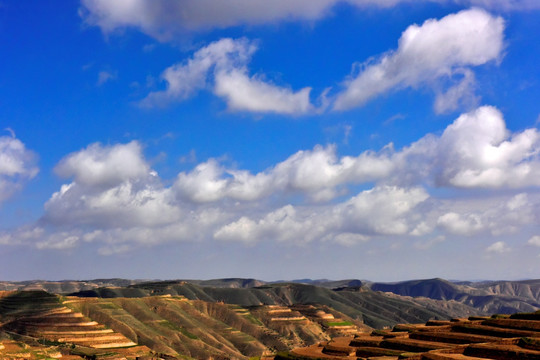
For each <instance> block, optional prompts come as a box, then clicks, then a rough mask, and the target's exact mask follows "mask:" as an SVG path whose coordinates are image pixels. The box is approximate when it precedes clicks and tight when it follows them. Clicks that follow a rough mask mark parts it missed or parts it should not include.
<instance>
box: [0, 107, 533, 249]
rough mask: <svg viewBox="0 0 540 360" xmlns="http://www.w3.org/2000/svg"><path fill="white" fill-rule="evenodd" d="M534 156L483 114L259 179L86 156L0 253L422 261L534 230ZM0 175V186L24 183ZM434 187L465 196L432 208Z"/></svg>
mask: <svg viewBox="0 0 540 360" xmlns="http://www.w3.org/2000/svg"><path fill="white" fill-rule="evenodd" d="M8 140H9V143H11V144H12V147H14V148H18V149H19V150H20V149H21V144H20V143H18V142H17V141H16V140H14V139H13V138H9V139H3V141H8ZM539 150H540V134H539V133H538V131H537V130H536V129H526V130H524V131H522V132H518V133H514V134H512V133H511V132H510V131H509V130H508V129H507V128H506V125H505V122H504V119H503V117H502V114H501V113H500V112H499V111H498V110H497V109H495V108H493V107H489V106H484V107H481V108H478V109H476V110H474V111H471V112H469V113H466V114H463V115H461V116H459V117H458V118H457V119H456V120H455V121H454V122H453V123H452V124H450V125H449V126H448V127H447V128H446V129H445V130H444V131H443V132H442V134H441V135H439V136H436V135H433V134H427V135H426V136H424V137H423V138H421V139H420V140H418V141H416V142H414V143H412V144H411V145H409V146H406V147H404V148H402V149H399V150H396V149H394V147H393V146H392V145H391V144H389V145H388V146H386V147H384V148H383V149H381V150H380V151H378V152H375V151H365V152H363V153H361V154H359V155H358V156H342V157H339V156H338V155H337V149H336V147H335V146H326V147H323V146H316V147H315V148H314V149H312V150H303V151H298V152H297V153H295V154H293V155H291V156H290V157H288V158H287V159H285V160H284V161H282V162H279V163H277V164H275V165H274V166H272V167H270V168H268V169H266V170H264V171H261V172H259V173H252V172H250V171H248V170H242V169H229V168H227V167H225V166H224V165H223V164H221V163H220V162H219V161H217V160H215V159H210V160H207V161H206V162H202V163H199V164H198V165H196V166H195V167H194V169H193V170H191V171H188V172H181V173H179V174H178V176H177V178H176V180H175V181H174V182H173V183H172V184H171V185H170V186H166V185H164V183H166V181H163V180H162V179H161V178H160V177H159V176H158V174H157V173H156V172H155V171H154V170H152V169H151V167H150V165H149V164H148V162H147V161H146V159H145V157H144V155H143V151H142V147H141V145H140V144H139V143H138V142H135V141H134V142H130V143H127V144H116V145H110V146H104V145H101V144H92V145H89V146H88V147H86V148H84V149H82V150H80V151H77V152H74V153H72V154H68V155H67V156H66V157H64V158H63V159H62V160H61V161H60V162H59V164H58V165H57V166H56V168H55V171H56V173H57V174H58V175H60V176H62V177H66V178H69V179H70V180H69V181H68V182H67V183H66V184H64V185H62V187H61V188H60V189H59V190H58V191H57V192H55V193H54V194H53V195H52V196H51V197H50V199H49V200H48V201H47V202H46V204H45V213H44V215H43V216H42V218H41V219H40V220H39V221H38V222H37V223H36V224H35V225H34V226H27V227H23V228H20V229H16V230H14V231H11V232H4V233H0V243H1V244H28V243H31V244H34V246H36V247H37V248H39V249H57V250H63V249H70V248H73V247H76V246H79V245H80V244H81V243H95V244H98V245H97V246H98V247H99V252H100V253H101V254H104V255H110V254H114V253H118V252H125V251H129V250H130V249H132V248H133V247H141V246H152V245H155V244H159V243H164V242H175V241H176V242H177V241H209V240H211V239H216V240H220V241H240V242H244V243H246V244H251V243H255V242H257V241H278V242H282V243H287V244H288V243H290V244H307V243H310V242H316V241H319V242H328V241H329V242H335V243H339V244H343V245H351V244H355V243H358V242H365V241H368V240H369V239H372V238H385V237H386V238H387V237H391V236H400V237H403V238H411V239H413V245H414V246H416V247H417V248H418V249H426V248H429V247H431V246H435V245H437V244H438V243H439V242H440V241H438V240H437V239H439V240H440V239H445V238H446V237H447V236H475V235H488V234H489V235H492V236H501V235H504V234H517V233H519V232H520V231H522V230H523V229H525V228H526V227H528V226H530V225H532V224H536V223H538V221H539V220H540V219H539V218H538V215H537V214H540V197H539V196H537V195H536V194H534V193H531V192H525V191H527V189H528V188H529V187H530V186H540V182H539V180H538V179H540V176H538V174H539V170H538V169H539V168H540V161H539V159H538V154H539ZM12 153H13V152H12ZM15 153H17V152H15ZM2 154H4V155H3V156H5V154H7V152H6V151H4V152H2ZM0 163H1V164H3V165H2V169H3V170H2V171H3V172H4V173H5V174H21V173H22V174H31V173H32V171H30V172H29V171H28V170H26V171H23V170H21V169H30V168H28V167H24V166H21V165H19V166H15V165H13V164H12V163H9V165H6V164H8V162H6V161H5V160H3V161H2V162H0ZM524 169H526V170H524ZM486 174H488V175H489V176H488V175H486ZM371 183H374V184H375V185H374V186H373V187H371V188H368V189H366V190H363V191H360V192H357V191H356V192H355V193H356V195H352V196H351V195H349V193H350V192H352V191H353V189H354V188H355V187H356V186H359V185H360V186H367V185H368V184H371ZM370 186H371V185H370ZM434 187H445V188H448V189H450V191H454V192H457V193H459V192H460V191H462V192H466V193H467V194H468V195H467V196H464V197H461V198H447V199H445V198H437V196H434V195H433V194H437V191H432V190H433V189H434ZM461 188H466V189H465V190H460V189H461ZM469 188H490V189H491V190H490V194H491V195H490V196H488V197H483V196H475V195H474V192H472V191H470V190H469ZM499 188H502V189H503V190H504V191H502V192H498V190H497V189H499ZM515 189H517V190H518V191H516V190H515ZM430 192H433V194H431V195H430ZM338 196H339V198H338V199H339V200H336V197H338ZM293 204H294V205H293ZM434 239H435V240H437V241H435V240H434ZM536 242H537V241H536V238H534V237H533V238H532V239H531V240H529V243H530V244H532V245H535V244H536Z"/></svg>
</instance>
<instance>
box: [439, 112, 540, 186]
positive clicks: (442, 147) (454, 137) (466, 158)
mask: <svg viewBox="0 0 540 360" xmlns="http://www.w3.org/2000/svg"><path fill="white" fill-rule="evenodd" d="M437 148H438V149H437V151H438V157H437V160H438V161H437V162H438V164H439V168H438V169H437V174H436V177H437V179H436V180H437V182H438V183H439V184H441V185H450V186H457V187H512V188H519V187H526V186H539V185H540V159H539V157H538V156H539V154H540V133H539V132H538V130H537V129H534V128H531V129H526V130H524V131H522V132H519V133H515V134H510V131H509V130H508V129H507V128H506V124H505V121H504V119H503V116H502V114H501V112H500V111H499V110H497V109H496V108H494V107H490V106H483V107H480V108H478V109H476V110H474V111H471V112H469V113H467V114H463V115H461V116H460V117H459V118H458V119H457V120H456V121H454V123H453V124H451V125H450V126H448V127H447V128H446V130H445V131H444V133H443V134H442V136H441V138H440V140H439V141H438V145H437Z"/></svg>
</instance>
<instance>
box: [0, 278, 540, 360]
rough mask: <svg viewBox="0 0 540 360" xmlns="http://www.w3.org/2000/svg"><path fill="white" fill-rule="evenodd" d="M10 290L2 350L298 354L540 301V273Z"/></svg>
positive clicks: (35, 354) (2, 313) (41, 285)
mask: <svg viewBox="0 0 540 360" xmlns="http://www.w3.org/2000/svg"><path fill="white" fill-rule="evenodd" d="M0 289H6V291H0V343H1V344H2V345H0V358H10V357H9V356H11V355H13V354H15V355H13V356H12V358H22V357H24V358H28V359H43V358H58V356H61V357H62V358H64V359H68V360H69V359H81V358H84V359H121V358H125V359H136V358H139V359H145V358H146V359H151V358H159V357H160V358H165V359H167V358H169V359H181V358H185V359H190V358H192V359H250V358H261V357H263V358H264V357H266V358H272V357H273V356H274V355H275V354H277V353H281V354H288V355H287V356H293V354H294V352H293V353H291V352H290V351H291V350H293V349H303V348H309V346H315V347H316V348H317V349H319V350H321V351H322V348H324V346H321V345H320V344H328V347H329V348H331V347H332V346H334V347H335V346H338V347H339V346H342V345H343V344H341V343H339V342H338V343H335V341H338V340H336V339H350V338H351V337H353V338H354V337H355V338H357V339H359V338H363V337H366V336H369V334H370V333H371V332H372V331H373V329H390V328H392V327H393V326H395V325H396V324H407V323H408V324H410V323H426V322H429V321H432V322H433V321H435V322H437V321H448V320H449V319H452V318H460V319H464V318H465V319H466V318H469V317H471V316H472V317H473V318H474V317H477V316H483V315H484V316H485V315H486V314H487V312H488V311H490V310H493V311H491V313H507V314H508V313H516V312H523V311H526V312H530V311H536V310H538V308H539V307H540V305H539V304H538V302H539V301H538V300H539V298H540V296H539V295H540V281H537V280H531V281H523V282H485V283H452V282H448V281H445V280H442V279H429V280H418V281H410V282H402V283H395V284H380V283H370V282H366V281H360V280H342V281H327V280H316V281H313V280H301V281H296V282H276V283H266V282H263V281H259V280H254V279H218V280H206V281H201V280H198V281H197V280H175V281H150V282H149V281H146V282H144V281H132V280H123V279H99V280H92V281H84V282H79V281H66V282H46V281H41V282H40V281H33V282H19V283H8V282H3V283H0ZM21 289H22V290H24V291H19V290H21ZM55 293H56V294H55ZM462 325H463V324H462ZM394 329H395V328H394ZM376 331H381V330H376ZM386 332H389V330H386ZM390 333H391V331H390ZM377 334H379V335H380V336H383V335H381V333H377ZM387 335H388V334H386V335H384V336H387ZM388 336H392V335H388ZM412 336H413V337H414V336H416V335H412ZM370 339H371V340H373V339H374V338H370ZM347 346H349V345H347ZM2 347H3V348H2ZM355 351H356V350H355ZM300 353H301V352H300ZM9 354H11V355H9ZM17 354H18V355H17ZM8 355H9V356H8ZM23 355H24V356H23ZM296 355H298V353H297V354H296ZM296 355H294V356H296ZM458 355H459V354H458ZM282 356H285V355H282ZM452 356H453V355H452ZM456 356H457V355H456ZM460 356H461V355H460ZM323 357H324V356H323ZM353 358H355V359H356V357H353ZM358 358H361V357H358ZM457 358H460V357H457Z"/></svg>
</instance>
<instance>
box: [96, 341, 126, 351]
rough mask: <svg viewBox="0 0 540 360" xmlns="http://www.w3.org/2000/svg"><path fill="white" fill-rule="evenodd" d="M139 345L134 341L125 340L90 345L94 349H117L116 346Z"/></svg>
mask: <svg viewBox="0 0 540 360" xmlns="http://www.w3.org/2000/svg"><path fill="white" fill-rule="evenodd" d="M135 345H137V344H136V343H134V342H133V341H124V342H116V343H105V344H92V345H90V347H92V348H94V349H115V348H123V347H131V346H135Z"/></svg>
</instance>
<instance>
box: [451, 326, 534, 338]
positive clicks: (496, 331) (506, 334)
mask: <svg viewBox="0 0 540 360" xmlns="http://www.w3.org/2000/svg"><path fill="white" fill-rule="evenodd" d="M452 331H454V332H460V333H469V334H478V335H486V336H496V337H500V338H511V337H521V336H534V335H535V334H537V332H535V331H531V330H516V329H505V328H501V327H497V326H488V325H479V324H470V325H455V326H453V327H452Z"/></svg>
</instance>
